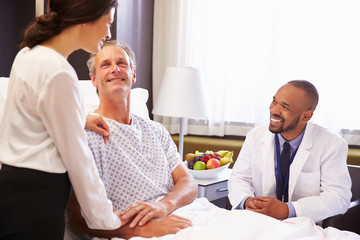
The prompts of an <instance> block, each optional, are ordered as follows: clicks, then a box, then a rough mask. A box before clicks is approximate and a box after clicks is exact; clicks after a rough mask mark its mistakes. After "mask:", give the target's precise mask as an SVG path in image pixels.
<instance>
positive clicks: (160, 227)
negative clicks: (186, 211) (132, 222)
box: [136, 214, 192, 238]
mask: <svg viewBox="0 0 360 240" xmlns="http://www.w3.org/2000/svg"><path fill="white" fill-rule="evenodd" d="M190 226H192V223H191V221H190V220H189V219H186V218H183V217H180V216H177V215H174V214H171V215H168V216H166V217H164V218H161V219H157V220H154V221H150V222H148V223H147V224H145V225H144V226H141V227H136V231H139V232H138V233H137V234H136V235H138V236H140V237H145V238H150V237H161V236H164V235H167V234H175V233H177V232H178V231H180V230H181V229H185V228H187V227H190Z"/></svg>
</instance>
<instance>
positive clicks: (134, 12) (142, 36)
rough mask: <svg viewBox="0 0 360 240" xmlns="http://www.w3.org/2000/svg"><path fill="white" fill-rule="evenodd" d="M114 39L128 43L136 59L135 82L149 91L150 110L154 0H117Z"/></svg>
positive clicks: (148, 103)
mask: <svg viewBox="0 0 360 240" xmlns="http://www.w3.org/2000/svg"><path fill="white" fill-rule="evenodd" d="M118 1H119V7H118V10H117V25H116V39H117V40H119V41H122V42H125V43H127V44H129V45H130V46H131V47H132V49H133V50H134V52H135V55H136V61H137V70H136V83H135V86H134V87H142V88H145V89H147V90H148V91H149V100H148V102H147V106H148V109H149V112H150V113H151V111H152V108H153V106H152V39H153V13H154V0H118Z"/></svg>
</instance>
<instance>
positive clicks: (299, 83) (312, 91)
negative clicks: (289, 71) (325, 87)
mask: <svg viewBox="0 0 360 240" xmlns="http://www.w3.org/2000/svg"><path fill="white" fill-rule="evenodd" d="M288 84H290V85H292V86H294V87H296V88H299V89H302V90H303V91H304V92H305V93H306V94H307V96H308V97H309V99H310V101H311V106H310V109H311V110H315V109H316V106H317V104H318V102H319V93H318V91H317V89H316V87H315V86H314V85H313V84H312V83H310V82H309V81H306V80H292V81H289V82H288Z"/></svg>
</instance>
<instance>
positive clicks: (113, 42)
mask: <svg viewBox="0 0 360 240" xmlns="http://www.w3.org/2000/svg"><path fill="white" fill-rule="evenodd" d="M109 46H117V47H119V48H121V49H122V50H124V51H125V52H126V54H127V55H128V56H129V59H130V69H131V70H133V71H134V70H136V59H135V53H134V51H133V50H132V49H131V47H130V46H129V45H127V44H126V43H122V42H119V41H116V40H111V41H106V42H105V43H104V45H103V46H102V48H104V47H109ZM95 57H96V53H94V54H91V55H90V58H89V60H88V61H87V62H86V64H87V66H88V68H89V71H90V72H91V73H92V74H95Z"/></svg>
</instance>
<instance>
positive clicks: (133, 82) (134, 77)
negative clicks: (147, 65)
mask: <svg viewBox="0 0 360 240" xmlns="http://www.w3.org/2000/svg"><path fill="white" fill-rule="evenodd" d="M135 83H136V70H134V73H133V78H132V85H134V84H135Z"/></svg>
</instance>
